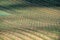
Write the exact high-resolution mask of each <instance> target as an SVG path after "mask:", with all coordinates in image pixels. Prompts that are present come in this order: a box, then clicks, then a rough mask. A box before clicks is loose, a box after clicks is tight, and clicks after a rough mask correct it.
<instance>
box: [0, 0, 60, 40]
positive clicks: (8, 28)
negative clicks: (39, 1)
mask: <svg viewBox="0 0 60 40" xmlns="http://www.w3.org/2000/svg"><path fill="white" fill-rule="evenodd" d="M4 2H5V1H1V3H0V40H60V8H59V7H43V6H42V7H40V6H39V7H38V6H32V5H28V4H26V3H24V2H20V3H19V1H16V0H13V2H12V1H6V3H4ZM8 2H9V3H8ZM10 2H11V3H10ZM15 2H16V3H15ZM7 3H8V4H7ZM12 3H14V4H12ZM11 4H12V5H11ZM17 4H18V5H17ZM22 4H23V5H22Z"/></svg>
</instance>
